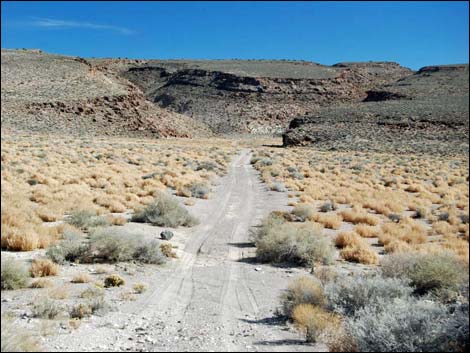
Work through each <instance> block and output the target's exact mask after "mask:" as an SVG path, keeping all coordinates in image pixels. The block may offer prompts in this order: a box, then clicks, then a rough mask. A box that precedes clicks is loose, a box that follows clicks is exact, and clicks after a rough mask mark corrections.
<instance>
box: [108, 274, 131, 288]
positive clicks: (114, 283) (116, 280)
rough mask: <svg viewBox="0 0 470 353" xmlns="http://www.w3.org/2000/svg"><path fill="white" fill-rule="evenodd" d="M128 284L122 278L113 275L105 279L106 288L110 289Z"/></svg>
mask: <svg viewBox="0 0 470 353" xmlns="http://www.w3.org/2000/svg"><path fill="white" fill-rule="evenodd" d="M125 283H126V282H125V281H124V279H122V277H121V276H119V275H116V274H113V275H109V276H107V277H106V278H105V279H104V286H105V287H106V288H108V287H119V286H122V285H124V284H125Z"/></svg>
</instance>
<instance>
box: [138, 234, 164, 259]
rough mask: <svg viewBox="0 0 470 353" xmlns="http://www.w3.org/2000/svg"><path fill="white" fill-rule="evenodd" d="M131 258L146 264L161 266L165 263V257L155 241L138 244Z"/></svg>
mask: <svg viewBox="0 0 470 353" xmlns="http://www.w3.org/2000/svg"><path fill="white" fill-rule="evenodd" d="M133 258H134V259H135V260H137V261H139V262H142V263H146V264H157V265H161V264H164V263H165V262H166V256H165V255H164V254H163V252H162V250H161V248H160V243H159V242H158V241H156V240H151V241H147V242H143V243H141V244H138V245H137V246H136V248H135V252H134V255H133Z"/></svg>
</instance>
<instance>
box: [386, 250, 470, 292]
mask: <svg viewBox="0 0 470 353" xmlns="http://www.w3.org/2000/svg"><path fill="white" fill-rule="evenodd" d="M381 265H382V274H383V275H384V276H385V277H392V278H393V277H395V278H407V279H408V280H409V283H410V285H411V286H413V287H415V288H416V293H417V294H428V293H431V294H434V295H438V296H446V297H447V296H448V295H449V293H451V292H457V291H458V290H459V289H460V287H461V286H462V284H464V283H465V282H466V281H468V268H466V266H465V265H464V264H463V263H462V262H460V261H459V260H458V259H457V258H456V257H455V256H454V255H453V254H451V253H448V252H443V253H439V254H417V253H399V254H391V255H388V256H386V257H385V258H384V259H383V260H382V261H381Z"/></svg>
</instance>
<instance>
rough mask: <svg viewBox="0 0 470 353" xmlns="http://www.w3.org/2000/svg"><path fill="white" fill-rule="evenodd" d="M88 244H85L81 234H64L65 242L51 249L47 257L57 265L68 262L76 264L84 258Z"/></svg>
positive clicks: (47, 252)
mask: <svg viewBox="0 0 470 353" xmlns="http://www.w3.org/2000/svg"><path fill="white" fill-rule="evenodd" d="M86 249H87V244H84V243H83V239H82V237H81V236H80V234H78V233H75V232H69V231H66V232H64V235H63V240H61V241H60V242H59V243H58V244H56V245H53V246H51V247H49V248H48V249H47V251H46V256H47V257H48V258H49V259H51V260H52V261H54V262H55V263H58V264H61V265H63V264H64V263H66V262H67V261H70V262H74V261H76V260H78V259H80V257H82V256H83V254H84V252H85V251H86Z"/></svg>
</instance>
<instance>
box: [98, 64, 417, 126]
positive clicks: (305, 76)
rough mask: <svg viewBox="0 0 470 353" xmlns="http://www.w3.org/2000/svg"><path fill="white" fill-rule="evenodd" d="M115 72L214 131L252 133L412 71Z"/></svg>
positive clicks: (160, 68) (240, 67)
mask: <svg viewBox="0 0 470 353" xmlns="http://www.w3.org/2000/svg"><path fill="white" fill-rule="evenodd" d="M101 64H103V62H102V63H101ZM221 69H223V70H224V71H220V70H221ZM117 71H119V73H120V74H121V75H122V76H123V77H125V78H126V79H128V80H129V81H131V82H133V83H134V84H136V85H137V86H139V87H140V88H141V89H142V90H143V91H144V92H145V95H146V96H147V98H148V99H149V100H150V101H152V102H154V103H155V104H157V105H158V106H160V107H162V108H165V109H167V110H170V111H173V112H177V113H180V114H184V115H187V116H190V117H192V118H194V119H195V120H197V121H200V122H202V123H204V124H206V125H208V126H209V127H210V128H211V129H212V130H213V131H214V132H215V133H254V134H256V133H281V132H282V131H284V130H285V128H286V127H287V125H288V122H289V121H290V120H291V119H292V118H293V117H295V116H299V115H305V114H309V113H312V112H314V111H316V110H317V109H318V107H321V106H326V105H329V104H332V103H334V104H336V103H339V102H353V101H359V100H362V99H365V98H366V97H367V93H366V91H367V90H368V89H371V88H373V87H376V86H378V85H381V84H384V83H388V82H394V81H396V80H398V79H401V78H403V77H406V76H408V75H411V74H412V71H410V70H408V69H406V68H403V67H401V66H399V65H398V64H396V63H348V64H337V65H335V66H332V67H329V66H322V65H318V64H314V63H301V62H271V61H266V62H264V61H234V62H231V63H230V65H229V64H228V63H226V62H224V61H222V62H204V63H203V64H201V63H200V62H190V61H175V62H163V61H146V62H139V63H137V64H136V63H131V62H129V63H128V66H127V67H122V66H121V67H120V68H119V69H118V70H117Z"/></svg>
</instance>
